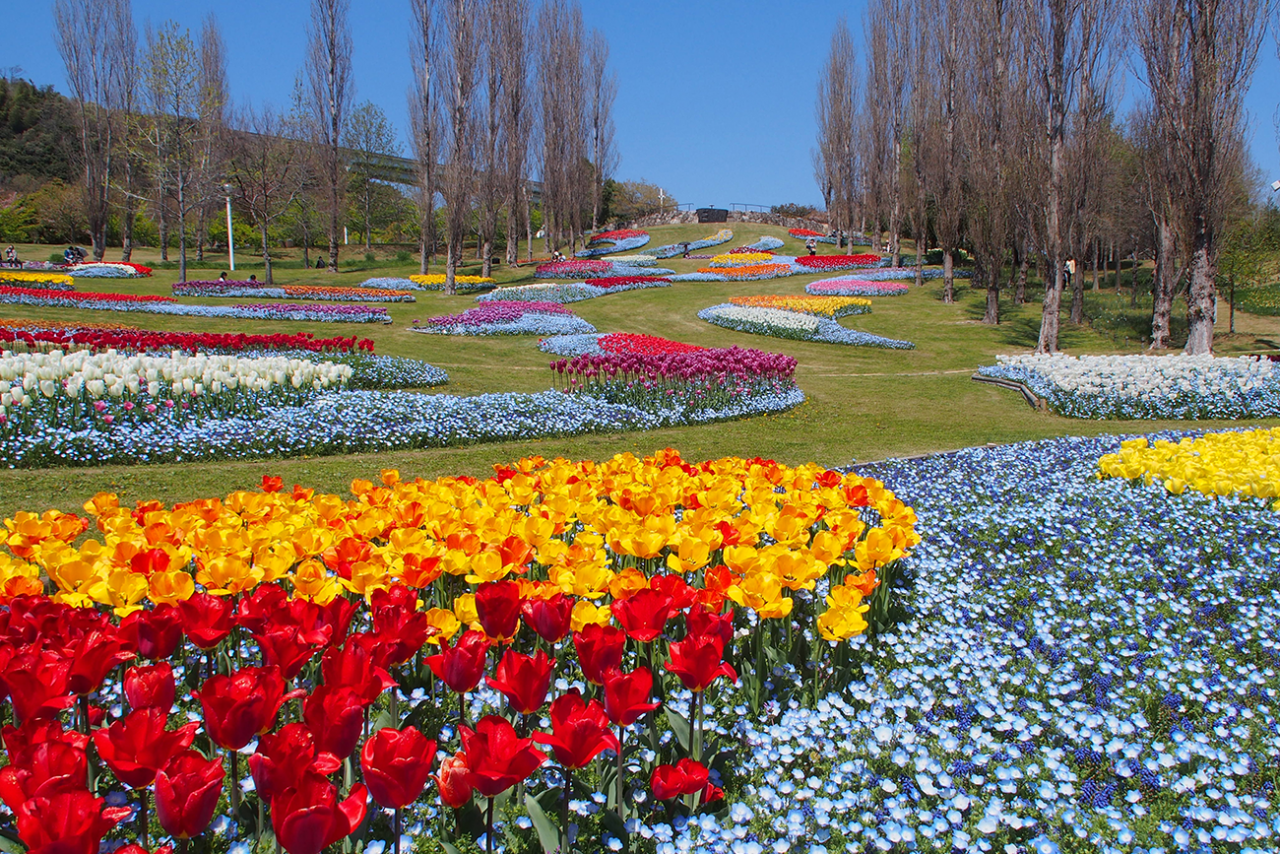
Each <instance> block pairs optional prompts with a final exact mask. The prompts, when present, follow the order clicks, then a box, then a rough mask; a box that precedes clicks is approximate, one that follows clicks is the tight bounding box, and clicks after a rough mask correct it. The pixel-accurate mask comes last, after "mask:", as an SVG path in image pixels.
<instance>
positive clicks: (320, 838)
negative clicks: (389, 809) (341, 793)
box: [271, 770, 369, 854]
mask: <svg viewBox="0 0 1280 854" xmlns="http://www.w3.org/2000/svg"><path fill="white" fill-rule="evenodd" d="M368 797H369V792H368V790H367V789H366V788H365V787H364V786H363V785H356V786H354V787H352V789H351V794H349V795H348V796H347V798H346V800H344V801H342V802H339V801H338V789H337V787H335V786H334V785H333V784H332V783H330V782H329V781H328V780H326V779H325V778H324V777H322V776H320V775H319V774H317V773H316V772H314V771H310V770H308V771H304V772H302V774H301V775H299V777H298V779H297V782H296V783H295V784H294V785H292V786H290V787H289V788H287V789H284V790H283V791H281V792H278V793H276V797H275V800H274V801H272V803H271V826H272V827H273V828H275V831H276V839H278V840H280V844H281V845H282V846H284V849H285V850H286V851H288V852H289V854H320V852H321V851H322V850H324V849H325V848H326V847H328V846H330V845H332V844H333V843H335V842H338V841H339V840H342V839H345V838H346V837H347V836H349V835H351V832H352V831H353V830H355V829H356V828H357V827H359V826H360V822H362V821H364V816H365V812H366V811H367V809H368Z"/></svg>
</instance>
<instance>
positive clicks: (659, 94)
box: [0, 0, 1280, 206]
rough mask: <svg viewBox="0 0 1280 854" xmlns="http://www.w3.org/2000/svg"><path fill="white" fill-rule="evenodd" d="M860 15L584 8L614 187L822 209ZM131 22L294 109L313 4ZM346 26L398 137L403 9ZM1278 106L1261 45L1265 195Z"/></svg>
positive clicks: (47, 29) (41, 70)
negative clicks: (604, 45) (593, 37)
mask: <svg viewBox="0 0 1280 854" xmlns="http://www.w3.org/2000/svg"><path fill="white" fill-rule="evenodd" d="M9 5H10V6H11V8H10V9H9V10H7V12H6V14H5V16H4V31H5V41H4V57H3V59H0V64H2V66H3V68H8V67H11V66H21V68H22V72H21V74H22V76H23V77H26V78H29V79H31V80H34V81H35V82H36V83H38V84H41V85H44V84H49V83H51V84H53V85H54V86H55V87H56V88H58V89H59V90H62V91H65V90H66V83H65V72H64V70H63V66H62V61H61V59H60V58H59V56H58V53H57V50H56V49H55V48H54V44H53V18H52V13H51V9H52V3H51V2H25V3H12V4H9ZM864 5H865V3H864V2H853V3H848V4H840V3H831V2H814V0H789V1H788V2H783V0H773V2H769V0H649V2H645V3H643V4H641V3H636V2H603V0H583V14H584V17H585V18H586V22H587V25H588V26H591V27H595V28H596V29H599V30H601V31H602V32H603V33H604V34H605V35H606V36H607V37H608V39H609V44H610V48H611V58H612V64H613V68H614V70H615V71H616V72H617V74H618V83H619V85H618V100H617V103H616V105H615V121H616V123H617V130H618V148H619V152H620V154H621V160H620V163H619V166H618V169H617V175H618V177H619V178H623V179H638V178H644V179H646V180H649V181H652V182H655V183H657V184H660V185H661V186H663V187H664V188H666V189H667V190H668V191H669V192H671V193H673V194H675V196H676V197H677V198H678V199H679V200H680V201H681V202H691V203H693V204H695V205H698V206H707V205H719V206H727V205H729V204H730V203H734V202H738V203H747V204H761V205H773V204H779V203H782V202H805V203H817V202H820V201H821V196H820V194H819V192H818V188H817V185H816V184H815V182H814V179H813V166H812V161H811V158H810V151H811V149H812V148H813V145H814V136H815V132H816V130H815V126H814V119H813V105H814V92H815V87H816V83H817V78H818V72H819V69H820V67H821V64H822V61H823V58H824V56H825V54H826V51H827V47H828V45H829V43H830V38H831V31H832V28H833V27H834V25H835V22H836V20H837V19H838V18H839V17H840V15H842V14H843V15H847V16H848V18H849V21H850V26H851V29H852V30H853V33H854V36H855V39H860V38H861V32H862V25H861V20H862V10H863V7H864ZM133 8H134V17H135V18H136V20H137V21H138V23H139V26H140V27H141V25H142V24H143V23H144V22H145V21H147V20H150V21H151V22H153V23H155V24H159V23H160V22H162V21H164V20H166V19H168V18H174V19H176V20H177V21H178V23H179V24H181V25H184V26H187V27H190V28H191V30H192V32H193V34H194V33H197V32H198V30H199V27H200V22H201V21H202V20H203V18H204V16H205V15H206V14H208V13H209V12H210V11H213V12H215V13H216V14H217V15H218V19H219V23H220V24H221V26H222V31H223V37H224V39H225V41H226V43H227V49H228V75H229V79H230V85H231V89H232V96H233V97H234V98H235V99H237V100H238V101H240V102H244V101H252V102H253V103H254V104H264V103H272V104H275V105H277V106H283V105H285V104H287V102H288V99H289V94H290V92H291V90H292V86H293V80H294V77H295V76H296V74H297V73H298V70H299V68H300V67H301V65H302V57H303V52H304V49H305V45H306V16H307V10H308V8H309V3H308V2H307V0H252V2H248V0H222V1H221V2H218V3H213V2H206V0H181V2H173V0H133ZM351 23H352V36H353V40H354V44H355V51H354V57H353V64H354V76H355V82H356V100H357V102H359V101H365V100H369V101H373V102H375V103H377V104H378V105H379V106H380V107H382V109H383V110H385V111H386V113H387V114H388V116H390V118H391V120H392V122H393V123H394V124H395V125H396V126H397V127H398V128H399V129H400V130H401V133H402V134H403V132H404V131H405V129H406V128H407V125H408V120H407V107H406V96H405V93H406V90H407V88H408V85H409V80H410V73H411V71H410V68H409V58H408V57H409V51H408V36H407V32H408V30H409V27H410V15H409V3H408V0H355V2H353V3H352V14H351ZM3 68H0V70H3ZM1126 88H1127V90H1128V92H1129V93H1130V94H1131V95H1132V93H1134V92H1136V91H1137V90H1138V88H1139V87H1138V84H1136V83H1134V82H1132V81H1130V83H1129V84H1128V85H1127V87H1126ZM1278 103H1280V61H1278V60H1277V58H1276V48H1275V40H1274V37H1272V36H1268V38H1267V42H1266V44H1265V45H1264V46H1263V49H1262V51H1261V56H1260V59H1259V65H1258V70H1257V73H1256V75H1255V77H1254V81H1253V86H1252V88H1251V91H1250V92H1249V95H1248V98H1247V106H1248V109H1249V111H1250V114H1251V121H1252V134H1251V136H1252V139H1251V140H1250V142H1251V148H1252V152H1253V158H1254V160H1255V162H1256V163H1257V164H1258V166H1259V167H1260V168H1261V169H1262V171H1263V173H1264V176H1265V178H1266V180H1267V182H1268V183H1270V182H1271V181H1273V180H1277V179H1280V145H1278V144H1277V141H1276V132H1275V128H1274V125H1273V115H1274V113H1275V110H1276V107H1277V104H1278ZM1273 198H1275V197H1273Z"/></svg>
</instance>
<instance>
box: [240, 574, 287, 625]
mask: <svg viewBox="0 0 1280 854" xmlns="http://www.w3.org/2000/svg"><path fill="white" fill-rule="evenodd" d="M288 608H289V594H288V593H286V592H285V590H284V588H283V587H281V586H280V585H279V584H259V585H258V586H257V587H255V588H254V590H253V592H252V593H250V594H249V595H248V596H245V597H244V598H242V599H241V600H240V604H239V605H237V606H236V615H235V620H236V622H237V623H239V624H240V625H242V626H244V627H245V628H246V629H248V630H249V632H250V633H252V634H257V633H258V632H261V631H262V630H263V628H264V627H265V626H266V625H267V624H268V623H269V622H270V621H271V620H272V619H273V618H274V617H276V616H278V615H279V613H280V611H282V610H285V611H287V610H288Z"/></svg>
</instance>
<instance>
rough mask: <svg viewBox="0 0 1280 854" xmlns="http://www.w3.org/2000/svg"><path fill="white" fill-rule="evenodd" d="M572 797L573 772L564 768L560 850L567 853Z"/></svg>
mask: <svg viewBox="0 0 1280 854" xmlns="http://www.w3.org/2000/svg"><path fill="white" fill-rule="evenodd" d="M572 797H573V774H571V773H570V772H569V769H568V768H566V769H564V800H563V801H561V803H560V834H561V839H560V852H561V854H569V852H570V851H571V850H572V849H571V848H570V847H569V800H570V799H571V798H572Z"/></svg>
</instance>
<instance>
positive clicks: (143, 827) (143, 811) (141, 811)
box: [138, 788, 151, 851]
mask: <svg viewBox="0 0 1280 854" xmlns="http://www.w3.org/2000/svg"><path fill="white" fill-rule="evenodd" d="M138 795H139V796H140V797H141V798H142V805H141V806H140V807H139V808H138V838H139V839H141V840H142V850H144V851H149V850H150V848H151V846H149V845H148V844H147V790H146V789H145V788H142V789H139V790H138Z"/></svg>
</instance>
